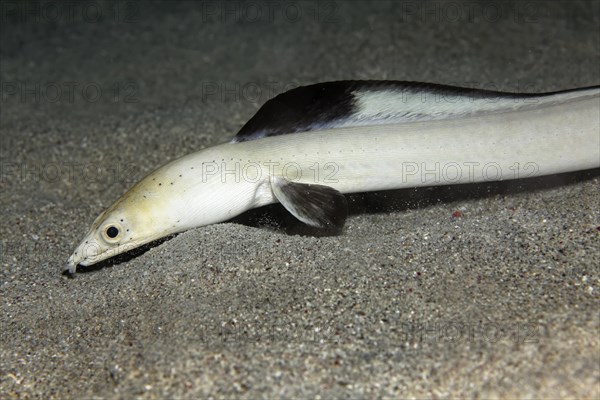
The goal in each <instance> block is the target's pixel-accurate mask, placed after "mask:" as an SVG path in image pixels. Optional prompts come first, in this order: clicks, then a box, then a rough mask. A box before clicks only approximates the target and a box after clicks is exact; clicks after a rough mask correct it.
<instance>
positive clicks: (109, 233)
mask: <svg viewBox="0 0 600 400" xmlns="http://www.w3.org/2000/svg"><path fill="white" fill-rule="evenodd" d="M120 236H121V227H120V226H118V225H109V226H107V227H106V228H104V238H105V239H106V240H108V241H109V242H114V241H115V240H118V239H119V238H120Z"/></svg>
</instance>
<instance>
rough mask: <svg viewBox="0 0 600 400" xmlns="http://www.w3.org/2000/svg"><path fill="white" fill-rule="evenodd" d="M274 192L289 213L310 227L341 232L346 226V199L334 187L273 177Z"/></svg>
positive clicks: (272, 187)
mask: <svg viewBox="0 0 600 400" xmlns="http://www.w3.org/2000/svg"><path fill="white" fill-rule="evenodd" d="M271 189H272V190H273V194H274V195H275V197H276V198H277V200H279V202H280V203H281V204H282V205H283V206H284V207H285V208H286V210H288V211H289V212H290V213H291V214H292V215H293V216H294V217H296V218H298V219H299V220H300V221H302V222H304V223H305V224H307V225H310V226H314V227H316V228H338V229H341V228H342V227H343V226H344V223H345V222H346V218H347V217H348V203H347V201H346V197H345V196H344V195H343V194H342V193H340V192H339V191H337V190H335V189H334V188H332V187H329V186H324V185H314V184H307V183H297V182H290V181H288V180H287V179H284V178H280V177H273V178H271Z"/></svg>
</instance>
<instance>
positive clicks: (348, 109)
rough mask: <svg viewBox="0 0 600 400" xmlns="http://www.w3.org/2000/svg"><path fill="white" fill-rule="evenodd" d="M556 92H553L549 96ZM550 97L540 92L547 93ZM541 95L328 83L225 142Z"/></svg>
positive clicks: (302, 91) (449, 112)
mask: <svg viewBox="0 0 600 400" xmlns="http://www.w3.org/2000/svg"><path fill="white" fill-rule="evenodd" d="M555 93H557V92H555ZM550 94H553V93H545V94H543V95H550ZM543 95H541V94H515V93H505V92H497V91H491V90H482V89H468V88H461V87H454V86H445V85H437V84H432V83H418V82H405V81H334V82H325V83H317V84H314V85H308V86H301V87H298V88H295V89H291V90H289V91H287V92H285V93H282V94H279V95H277V96H275V97H274V98H272V99H270V100H269V101H267V102H266V103H265V104H264V105H263V106H262V107H261V108H260V109H259V110H258V111H257V112H256V114H255V115H254V116H253V117H252V118H250V120H249V121H248V122H247V123H246V124H245V125H244V126H243V127H242V128H241V129H240V131H239V132H238V133H237V135H236V136H235V137H234V138H233V139H232V140H231V142H233V143H237V142H245V141H249V140H255V139H260V138H264V137H269V136H277V135H284V134H288V133H297V132H307V131H312V130H321V129H332V128H340V127H346V126H356V125H374V124H390V123H400V122H413V121H423V120H432V119H441V118H452V117H458V116H465V115H473V114H475V113H479V112H486V111H496V110H499V109H514V108H519V107H520V106H522V105H523V104H524V103H526V102H527V101H528V100H527V99H531V101H534V102H535V101H536V100H535V99H533V98H534V97H536V96H538V97H539V96H543Z"/></svg>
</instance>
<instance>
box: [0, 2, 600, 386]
mask: <svg viewBox="0 0 600 400" xmlns="http://www.w3.org/2000/svg"><path fill="white" fill-rule="evenodd" d="M467 3H468V4H471V5H470V6H469V5H468V4H467ZM36 4H37V6H36ZM83 4H84V5H85V6H73V5H72V3H71V5H70V6H65V5H62V4H60V3H58V5H57V3H54V2H48V3H41V5H40V3H21V2H17V1H13V2H8V1H7V2H4V3H2V21H1V26H2V28H1V31H0V32H1V40H0V45H1V46H0V57H1V74H0V78H1V81H2V99H1V101H2V103H1V125H0V128H1V132H2V149H1V157H2V158H1V161H2V179H1V180H0V187H1V189H2V198H1V204H0V209H1V210H2V222H3V223H2V225H1V227H0V237H1V245H2V248H1V251H2V253H1V254H0V255H1V259H2V260H1V261H2V270H1V271H2V272H1V273H2V287H1V295H2V313H1V317H0V323H1V334H2V346H1V354H0V393H1V395H0V397H2V398H6V397H11V396H22V397H34V396H36V397H37V396H39V397H45V398H47V397H56V398H81V397H88V398H89V397H96V398H114V397H117V398H131V396H139V397H143V398H161V397H170V398H198V397H199V396H202V397H207V396H209V395H211V396H215V397H227V398H229V397H243V398H260V397H267V398H277V397H286V398H298V397H301V398H309V397H314V396H321V397H326V398H332V397H335V398H347V397H352V398H373V397H389V398H397V397H413V398H415V397H419V398H422V397H480V398H491V397H503V398H507V397H517V396H518V397H530V398H532V397H536V398H539V397H587V398H598V397H599V396H600V388H599V381H600V367H599V363H600V350H599V345H600V344H599V339H598V337H599V322H600V319H599V315H598V309H599V303H600V301H599V291H600V276H599V269H598V265H599V261H600V256H599V254H600V251H599V249H600V233H599V232H598V230H599V226H600V215H599V207H598V206H599V202H598V201H599V191H598V189H599V181H598V180H599V179H600V173H599V172H598V170H594V171H588V172H584V173H580V174H566V175H561V176H554V177H550V178H547V179H534V180H527V181H521V182H512V183H503V184H485V185H467V186H462V187H445V188H441V189H420V190H416V191H415V190H407V191H398V192H391V193H379V194H375V195H370V196H356V197H353V198H352V202H351V204H352V208H353V212H352V215H351V216H350V218H349V220H348V223H347V227H346V229H345V230H344V232H343V234H342V235H339V236H330V237H315V236H306V235H303V234H302V233H303V232H302V229H301V228H299V227H297V226H296V228H294V227H291V228H290V226H288V225H289V224H292V225H293V224H294V221H293V220H290V218H287V219H286V217H287V216H285V213H282V212H281V209H280V207H278V206H272V207H268V208H267V209H265V210H258V211H256V212H254V213H249V215H248V216H245V217H243V218H240V219H238V220H236V221H234V222H229V223H224V224H218V225H213V226H208V227H204V228H199V229H195V230H192V231H189V232H186V233H184V234H180V235H179V236H177V237H175V238H173V239H171V240H169V241H165V242H163V243H162V244H159V245H156V246H154V247H152V248H150V249H144V250H147V251H145V252H138V253H136V254H134V256H130V257H122V258H120V259H117V260H116V262H109V263H104V264H102V265H101V266H100V267H99V268H90V269H89V270H88V272H82V273H78V274H77V275H76V276H75V277H74V279H69V277H67V276H64V275H62V274H61V271H62V269H63V267H64V262H65V260H66V258H67V257H68V255H69V254H70V252H71V251H72V250H73V248H74V246H75V245H76V244H77V242H78V240H80V239H81V237H82V235H83V234H84V233H85V231H86V230H87V228H88V226H89V225H90V224H91V222H92V221H93V219H94V218H95V216H96V215H97V214H98V213H100V212H101V211H102V210H103V209H104V208H106V207H107V206H109V205H110V203H112V201H114V200H115V199H116V198H118V196H120V194H121V193H123V191H124V190H126V189H127V187H129V186H130V185H131V184H132V183H134V182H135V181H136V180H137V179H139V178H141V177H142V176H143V175H144V174H146V173H148V172H149V171H151V170H153V169H154V168H156V167H157V166H159V165H160V164H162V163H164V162H166V161H168V160H170V159H173V158H175V157H177V156H181V155H184V154H187V153H190V152H192V151H194V150H197V149H200V148H202V147H205V146H210V145H213V144H217V143H221V142H224V141H226V140H228V139H229V138H230V137H231V136H232V135H233V134H234V133H235V131H236V130H237V129H239V128H240V127H241V125H242V124H243V123H244V122H245V121H246V120H247V119H248V118H250V117H251V116H252V114H253V113H254V112H255V111H256V110H257V109H258V107H259V106H260V105H261V104H262V103H263V102H264V101H265V100H266V99H267V98H269V97H270V96H271V95H272V94H273V93H279V92H281V91H282V90H284V89H285V88H288V87H292V86H297V85H301V84H309V83H314V82H319V81H327V80H336V79H399V80H415V81H428V82H437V83H446V84H458V85H462V86H471V87H488V88H490V87H495V88H498V89H504V90H518V91H523V92H527V91H529V92H535V91H552V90H560V89H568V88H574V87H582V86H590V85H598V84H599V83H600V70H599V69H598V65H599V63H600V37H599V35H598V26H599V24H600V7H599V4H600V3H598V2H595V1H594V2H586V1H581V2H564V3H562V2H554V1H553V2H550V3H544V2H523V3H520V2H514V3H513V4H512V5H507V4H504V3H496V2H486V3H485V4H486V6H485V7H483V8H482V7H481V6H474V5H473V3H472V2H466V3H465V4H462V3H456V2H450V3H443V2H433V3H427V5H426V6H425V7H427V8H426V9H422V8H421V6H419V3H418V2H391V3H387V2H376V3H373V4H371V5H365V4H362V3H358V2H346V3H343V2H337V1H331V2H330V1H320V2H316V3H315V2H285V3H282V4H283V5H279V6H273V3H269V2H266V3H265V2H261V1H259V2H251V3H240V2H230V3H228V4H229V5H227V6H224V5H223V4H221V3H216V2H197V3H195V4H194V3H192V2H189V3H181V4H177V5H173V4H171V3H160V2H156V3H146V5H144V7H143V8H140V7H139V6H138V5H137V4H138V3H134V2H118V3H117V2H115V3H110V2H108V3H105V2H83ZM169 4H171V5H169ZM269 4H270V6H269ZM461 4H462V5H461ZM514 4H517V6H515V5H514ZM519 4H521V5H519ZM27 7H34V8H33V11H32V10H29V11H28V9H26V8H27ZM36 7H37V8H36ZM52 7H55V8H52ZM56 7H58V12H59V14H58V16H57V14H56V13H55V11H56ZM61 7H67V8H68V7H70V10H71V11H73V12H72V13H70V12H68V11H69V10H64V9H62V12H61ZM53 10H54V11H53ZM99 13H101V14H102V18H101V19H100V20H98V15H99ZM565 151H569V149H568V148H566V149H565ZM457 210H460V211H461V212H462V216H460V217H453V216H452V214H453V213H454V212H455V211H457ZM294 229H295V231H294ZM298 233H299V234H298ZM305 233H306V232H305Z"/></svg>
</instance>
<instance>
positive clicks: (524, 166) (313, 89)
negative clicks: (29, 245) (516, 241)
mask: <svg viewBox="0 0 600 400" xmlns="http://www.w3.org/2000/svg"><path fill="white" fill-rule="evenodd" d="M598 167H600V87H590V88H584V89H575V90H569V91H563V92H555V93H546V94H511V93H502V92H492V91H483V90H471V89H464V88H455V87H449V86H441V85H432V84H420V83H410V82H394V81H338V82H329V83H321V84H316V85H311V86H305V87H300V88H296V89H292V90H290V91H288V92H286V93H283V94H281V95H279V96H277V97H275V98H273V99H271V100H269V101H268V102H267V103H265V105H264V106H263V107H262V108H261V109H260V110H259V111H258V112H257V113H256V114H255V115H254V117H252V118H251V119H250V120H249V121H248V122H247V123H246V124H245V125H244V127H242V129H241V130H240V131H239V133H238V134H237V135H236V136H235V137H234V138H233V139H232V140H231V142H229V143H225V144H221V145H218V146H214V147H210V148H206V149H203V150H200V151H198V152H196V153H193V154H189V155H187V156H184V157H182V158H179V159H177V160H174V161H172V162H170V163H168V164H166V165H164V166H162V167H161V168H159V169H157V170H156V171H154V172H152V173H151V174H149V175H148V176H146V177H145V178H144V179H142V180H141V181H140V182H138V183H137V184H135V185H134V186H133V187H132V188H131V189H129V190H128V191H127V192H126V193H125V194H124V195H123V196H122V197H121V198H119V199H118V200H117V201H116V202H115V203H114V204H113V205H112V206H111V207H110V208H108V209H107V210H106V211H104V212H103V213H102V214H101V215H100V216H99V217H98V218H97V219H96V220H95V221H94V223H93V224H92V227H91V229H90V230H89V232H88V233H87V234H86V235H85V237H84V239H83V240H82V242H81V244H80V245H79V246H78V247H77V248H76V249H75V251H74V252H73V254H72V255H71V256H70V257H69V259H68V261H67V268H68V270H69V272H70V273H74V272H75V270H76V267H77V265H83V266H86V265H91V264H94V263H96V262H98V261H101V260H104V259H107V258H110V257H113V256H115V255H117V254H120V253H123V252H126V251H128V250H131V249H133V248H136V247H139V246H141V245H143V244H145V243H149V242H151V241H153V240H156V239H159V238H162V237H165V236H168V235H170V234H173V233H177V232H182V231H185V230H188V229H191V228H195V227H199V226H204V225H208V224H213V223H218V222H222V221H226V220H228V219H231V218H232V217H235V216H237V215H239V214H241V213H243V212H244V211H247V210H249V209H252V208H255V207H260V206H263V205H267V204H271V203H276V202H280V203H281V204H282V205H283V206H284V207H285V208H286V209H287V210H288V211H289V212H290V213H292V214H293V215H294V216H295V217H297V218H298V219H299V220H300V221H302V222H304V223H306V224H309V225H311V226H315V227H323V228H327V227H332V226H333V227H339V228H341V227H342V226H343V225H344V222H345V220H346V216H347V204H346V200H345V197H344V193H354V192H367V191H378V190H388V189H400V188H412V187H419V186H433V185H447V184H461V183H473V182H485V181H500V180H508V179H518V178H525V177H531V176H542V175H549V174H555V173H562V172H570V171H576V170H584V169H591V168H598Z"/></svg>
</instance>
